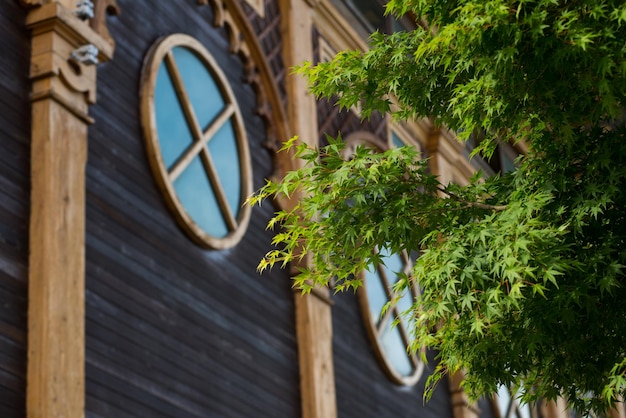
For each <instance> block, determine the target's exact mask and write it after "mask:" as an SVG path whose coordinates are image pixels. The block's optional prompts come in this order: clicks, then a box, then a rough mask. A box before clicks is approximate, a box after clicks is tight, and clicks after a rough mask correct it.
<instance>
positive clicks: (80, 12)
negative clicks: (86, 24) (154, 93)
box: [74, 0, 94, 20]
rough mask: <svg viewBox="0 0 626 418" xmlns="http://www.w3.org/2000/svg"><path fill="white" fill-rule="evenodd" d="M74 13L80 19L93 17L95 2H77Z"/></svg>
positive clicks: (83, 0) (88, 0) (84, 0)
mask: <svg viewBox="0 0 626 418" xmlns="http://www.w3.org/2000/svg"><path fill="white" fill-rule="evenodd" d="M74 13H75V14H76V16H78V18H79V19H80V20H87V19H93V16H94V11H93V2H92V1H91V0H80V1H79V2H78V3H76V10H75V11H74Z"/></svg>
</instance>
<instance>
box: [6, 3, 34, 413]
mask: <svg viewBox="0 0 626 418" xmlns="http://www.w3.org/2000/svg"><path fill="white" fill-rule="evenodd" d="M25 21H26V13H25V11H24V10H23V9H22V8H20V7H19V6H18V4H17V2H16V1H3V2H1V3H0V33H1V35H0V417H3V418H12V417H23V416H24V415H25V408H26V401H25V391H26V378H25V376H26V310H27V291H28V269H27V266H28V222H29V200H30V195H29V191H30V104H29V100H28V93H29V89H30V87H29V81H28V66H29V60H30V36H29V34H28V31H27V30H26V28H25V25H24V24H25Z"/></svg>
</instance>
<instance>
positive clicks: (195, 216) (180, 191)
mask: <svg viewBox="0 0 626 418" xmlns="http://www.w3.org/2000/svg"><path fill="white" fill-rule="evenodd" d="M174 189H176V194H177V195H178V199H179V200H180V202H181V203H182V205H183V206H184V207H185V210H186V211H187V213H188V214H189V216H190V217H191V219H192V220H193V221H194V223H195V224H196V225H198V226H199V227H200V228H202V229H203V230H204V231H205V232H207V233H208V234H210V235H212V236H214V237H217V238H223V237H225V236H226V235H227V234H228V227H227V226H226V223H225V222H224V218H223V216H222V213H221V211H220V208H219V204H218V203H217V199H216V198H215V193H214V192H213V189H212V188H211V183H210V182H209V179H208V177H207V175H206V171H205V170H204V166H203V165H202V161H201V160H200V157H196V158H194V159H193V160H192V161H191V163H190V164H189V165H188V166H187V168H186V169H185V171H183V172H182V173H181V174H180V176H179V177H178V178H177V179H176V181H175V182H174Z"/></svg>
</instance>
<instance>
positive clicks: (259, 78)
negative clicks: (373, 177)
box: [198, 0, 297, 177]
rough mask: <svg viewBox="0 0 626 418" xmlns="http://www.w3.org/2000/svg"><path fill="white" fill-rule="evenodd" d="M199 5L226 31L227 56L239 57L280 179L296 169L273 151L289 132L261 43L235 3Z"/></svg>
mask: <svg viewBox="0 0 626 418" xmlns="http://www.w3.org/2000/svg"><path fill="white" fill-rule="evenodd" d="M198 4H199V5H210V6H212V7H213V12H214V16H215V18H214V20H213V25H214V26H216V27H224V29H225V30H226V33H227V36H228V40H229V44H230V51H231V53H234V54H237V55H238V56H239V57H241V59H242V62H243V64H244V68H245V81H246V82H247V83H249V84H250V85H251V86H252V88H253V89H254V91H255V93H256V94H257V109H256V111H257V113H258V115H259V116H260V117H261V118H262V119H263V120H264V121H265V124H266V127H267V143H266V147H267V148H268V149H270V150H271V151H273V152H274V156H275V161H274V163H275V170H274V177H282V176H283V175H284V174H285V173H286V172H288V171H290V170H293V169H295V168H297V167H296V165H295V163H294V158H292V155H291V154H289V153H285V152H281V153H278V152H276V151H277V150H278V148H280V144H281V143H282V142H283V141H286V140H287V139H289V138H290V137H291V136H292V135H293V132H292V130H291V127H290V123H289V120H288V118H287V113H286V109H285V108H284V107H283V104H282V102H281V99H280V94H279V90H278V86H277V85H276V82H275V81H274V78H273V75H272V70H271V67H270V65H269V63H268V61H267V58H266V57H265V53H264V51H263V48H262V47H261V44H260V42H259V40H258V38H257V36H256V34H255V32H254V29H253V28H252V26H251V25H250V22H249V21H248V18H247V17H246V15H245V13H244V11H243V10H242V8H241V5H240V4H239V3H238V2H237V1H236V0H198Z"/></svg>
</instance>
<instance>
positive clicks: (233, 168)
mask: <svg viewBox="0 0 626 418" xmlns="http://www.w3.org/2000/svg"><path fill="white" fill-rule="evenodd" d="M141 95H142V98H141V115H142V126H143V129H144V137H145V140H146V146H147V149H148V156H149V160H150V165H151V167H152V170H153V172H154V175H155V177H156V179H157V182H158V184H159V186H160V188H161V189H162V190H163V192H164V194H165V198H166V201H167V203H168V206H169V207H170V208H171V209H172V211H173V213H174V214H175V217H176V219H177V221H178V222H179V224H180V225H181V227H182V228H183V229H184V230H185V231H186V232H187V233H188V234H189V235H190V236H191V237H192V238H193V239H194V241H196V242H197V243H199V244H201V245H203V246H206V247H209V248H215V249H223V248H228V247H231V246H233V245H235V244H236V243H237V242H239V240H240V239H241V237H242V236H243V234H244V232H245V230H246V227H247V225H248V223H249V220H250V208H249V207H248V206H247V205H244V204H243V203H244V201H245V198H246V196H248V195H250V193H251V192H252V168H251V163H250V152H249V149H248V142H247V139H246V132H245V128H244V125H243V119H242V117H241V112H240V110H239V107H238V105H237V102H236V100H235V96H234V94H233V92H232V90H231V88H230V85H229V84H228V81H227V79H226V77H225V75H224V73H223V72H222V70H221V69H220V68H219V66H218V65H217V63H216V61H215V59H214V58H213V57H212V56H211V54H210V53H209V52H208V51H207V50H206V48H204V47H203V46H202V44H200V43H199V42H198V41H197V40H195V39H194V38H191V37H190V36H187V35H183V34H175V35H170V36H168V37H166V38H164V39H161V40H159V41H157V42H156V43H155V44H154V45H153V47H152V48H151V49H150V51H149V52H148V55H147V57H146V61H145V63H144V68H143V73H142V90H141Z"/></svg>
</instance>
